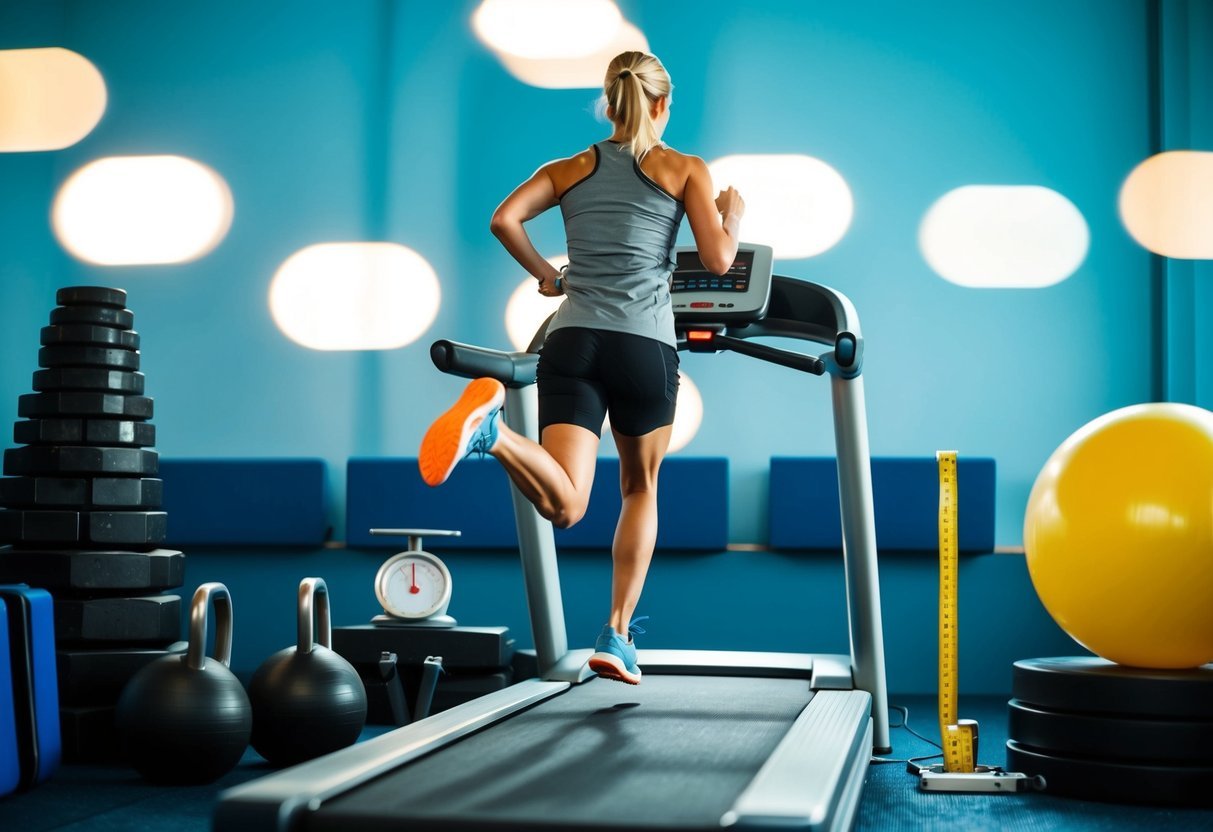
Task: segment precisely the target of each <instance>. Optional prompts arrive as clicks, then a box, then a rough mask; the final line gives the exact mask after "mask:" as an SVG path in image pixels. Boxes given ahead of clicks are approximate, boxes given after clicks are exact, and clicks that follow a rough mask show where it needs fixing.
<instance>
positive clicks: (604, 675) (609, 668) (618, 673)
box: [589, 654, 641, 685]
mask: <svg viewBox="0 0 1213 832" xmlns="http://www.w3.org/2000/svg"><path fill="white" fill-rule="evenodd" d="M589 664H590V670H592V671H594V672H595V673H597V674H598V677H599V678H600V679H610V680H611V681H612V682H623V683H624V684H626V685H639V684H640V678H641V675H640V674H639V673H637V674H636V675H635V676H633V675H631V674H630V673H628V672H627V671H626V670H624V669H623V668H622V667H621V666H620V665H618V664H616V663H615V662H613V661H610V660H609V659H600V658H598V655H597V654H595V655H593V656H591V657H590V662H589Z"/></svg>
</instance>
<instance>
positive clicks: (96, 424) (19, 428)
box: [13, 419, 156, 448]
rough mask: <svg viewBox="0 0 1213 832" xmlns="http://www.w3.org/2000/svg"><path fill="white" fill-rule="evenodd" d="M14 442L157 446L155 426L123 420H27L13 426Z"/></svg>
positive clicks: (26, 443) (29, 443) (25, 443)
mask: <svg viewBox="0 0 1213 832" xmlns="http://www.w3.org/2000/svg"><path fill="white" fill-rule="evenodd" d="M13 440H14V441H15V442H18V443H20V444H22V445H103V446H110V445H134V446H136V447H143V448H150V447H151V446H153V445H155V444H156V426H155V425H153V424H150V423H148V422H132V421H125V420H122V419H92V420H84V419H29V420H26V421H23V422H14V423H13Z"/></svg>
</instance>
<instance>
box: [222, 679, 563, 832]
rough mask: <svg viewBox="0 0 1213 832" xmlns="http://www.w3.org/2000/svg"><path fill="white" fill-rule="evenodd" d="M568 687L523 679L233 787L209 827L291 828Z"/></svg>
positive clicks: (280, 830) (281, 830) (284, 831)
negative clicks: (368, 785)
mask: <svg viewBox="0 0 1213 832" xmlns="http://www.w3.org/2000/svg"><path fill="white" fill-rule="evenodd" d="M569 687H570V685H569V684H568V683H567V682H543V681H539V680H538V679H528V680H526V681H523V682H519V683H518V684H515V685H511V686H510V687H508V688H506V689H505V690H500V691H496V692H494V693H490V694H486V695H485V696H481V697H479V698H477V699H473V700H472V701H470V702H465V703H463V704H462V705H456V706H455V707H453V708H451V709H450V710H446V711H443V712H441V713H438V714H435V715H434V716H431V717H429V718H427V719H423V720H421V721H420V722H414V723H412V724H411V725H405V726H404V727H403V728H397V729H396V730H395V731H391V732H389V733H387V734H384V735H382V736H380V737H376V738H375V739H372V740H367V741H366V742H363V743H358V744H357V745H352V746H350V747H348V748H343V749H342V750H340V751H334V752H333V753H332V754H326V755H325V756H323V757H319V758H317V759H315V760H311V761H309V762H306V763H301V764H299V765H297V766H294V767H292V768H288V769H285V770H283V771H280V772H277V773H276V774H270V775H267V776H265V777H262V778H260V779H258V780H253V781H251V782H249V783H244V784H242V785H239V786H235V787H233V788H230V789H228V790H226V791H224V792H222V793H221V794H220V795H219V802H218V805H217V806H216V808H215V814H214V816H213V820H212V824H211V828H212V829H213V830H215V831H216V832H224V831H225V830H275V831H276V832H287V830H291V829H295V828H296V827H297V825H298V822H299V819H300V816H301V814H302V813H303V812H305V811H308V810H312V809H315V808H317V807H318V806H319V805H320V804H321V803H322V802H323V801H325V800H328V799H330V798H333V797H336V796H337V795H339V794H342V793H343V792H347V791H349V790H350V789H353V788H354V787H356V786H358V785H360V784H362V783H365V782H366V781H367V780H370V779H371V778H373V777H377V776H379V775H380V774H383V773H385V772H388V771H391V770H393V769H395V768H397V767H399V766H401V765H403V764H405V763H407V762H408V761H410V760H413V759H415V758H417V757H420V756H422V755H424V754H428V753H429V752H431V751H434V750H436V749H438V748H441V747H442V746H445V745H449V744H450V743H452V742H454V741H455V740H457V739H459V738H461V737H464V736H466V735H467V734H470V733H472V732H473V731H478V730H480V729H481V728H484V727H486V726H488V725H491V724H493V723H495V722H499V721H500V720H502V719H505V718H506V717H507V716H509V715H511V714H513V713H516V712H518V711H521V710H523V709H525V708H529V707H530V706H531V705H534V704H536V703H538V702H541V701H543V700H544V699H549V698H551V697H553V696H555V695H557V694H559V693H562V692H564V691H565V690H568V688H569ZM301 730H304V729H302V728H301Z"/></svg>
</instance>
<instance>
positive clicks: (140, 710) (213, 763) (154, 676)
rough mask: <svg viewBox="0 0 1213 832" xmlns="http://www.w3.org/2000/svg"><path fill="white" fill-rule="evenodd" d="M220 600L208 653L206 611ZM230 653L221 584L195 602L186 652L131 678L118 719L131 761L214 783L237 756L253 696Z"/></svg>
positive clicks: (153, 776)
mask: <svg viewBox="0 0 1213 832" xmlns="http://www.w3.org/2000/svg"><path fill="white" fill-rule="evenodd" d="M212 600H214V602H215V656H214V657H213V658H208V657H207V655H206V611H207V608H208V607H209V606H210V602H211V601H212ZM231 660H232V597H231V595H230V594H229V593H228V591H227V587H225V586H224V585H223V584H220V583H207V584H203V585H202V586H200V587H198V589H197V590H196V591H195V592H194V598H193V600H192V601H191V602H190V642H189V649H188V650H187V651H186V653H185V655H173V656H164V657H162V658H159V659H156V661H154V662H152V663H151V664H148V665H146V666H145V667H143V668H142V669H141V670H140V671H139V672H138V673H136V674H135V675H134V676H133V677H131V680H130V681H129V682H127V684H126V687H125V688H124V689H123V691H122V696H121V697H120V698H119V700H118V710H117V713H116V715H115V725H116V726H117V729H118V736H119V741H120V742H121V743H122V746H123V750H124V752H125V754H126V759H127V761H128V762H129V763H130V764H131V765H133V766H134V767H135V768H136V769H137V770H138V771H139V773H140V774H141V775H143V777H144V778H146V779H147V780H150V781H152V782H154V783H174V784H184V783H210V782H212V781H214V780H217V779H218V778H219V777H221V776H222V775H223V774H226V773H227V772H228V771H231V769H232V768H233V767H234V766H235V765H236V764H237V763H238V762H240V757H241V756H242V755H243V754H244V750H245V748H247V747H248V741H249V733H250V731H251V730H252V722H253V717H252V709H251V708H250V707H249V700H248V696H247V695H246V694H245V692H244V688H243V687H242V686H241V685H240V680H239V679H237V678H236V677H235V676H234V675H233V674H232V671H230V670H229V669H228V665H229V664H230V663H231Z"/></svg>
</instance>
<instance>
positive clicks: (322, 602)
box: [298, 578, 333, 653]
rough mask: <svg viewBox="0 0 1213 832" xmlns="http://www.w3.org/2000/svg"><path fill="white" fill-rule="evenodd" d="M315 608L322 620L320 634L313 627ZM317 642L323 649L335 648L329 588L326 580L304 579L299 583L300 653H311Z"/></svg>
mask: <svg viewBox="0 0 1213 832" xmlns="http://www.w3.org/2000/svg"><path fill="white" fill-rule="evenodd" d="M313 607H314V608H315V611H316V616H317V617H318V618H319V619H320V632H319V633H316V632H315V629H314V627H313V622H312V609H313ZM313 634H314V635H315V637H313ZM316 642H320V645H321V646H322V647H332V646H333V623H332V619H331V617H330V615H329V588H328V586H327V585H326V584H325V583H324V578H304V579H303V580H302V581H300V582H299V646H298V651H299V652H300V653H310V652H312V647H313V645H314V644H315V643H316Z"/></svg>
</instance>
